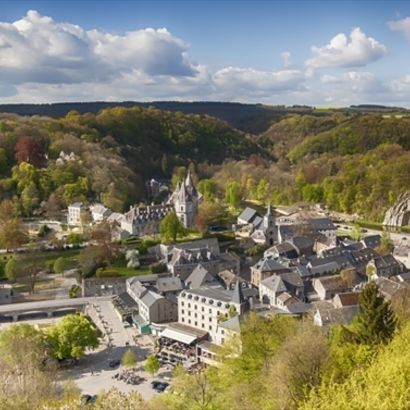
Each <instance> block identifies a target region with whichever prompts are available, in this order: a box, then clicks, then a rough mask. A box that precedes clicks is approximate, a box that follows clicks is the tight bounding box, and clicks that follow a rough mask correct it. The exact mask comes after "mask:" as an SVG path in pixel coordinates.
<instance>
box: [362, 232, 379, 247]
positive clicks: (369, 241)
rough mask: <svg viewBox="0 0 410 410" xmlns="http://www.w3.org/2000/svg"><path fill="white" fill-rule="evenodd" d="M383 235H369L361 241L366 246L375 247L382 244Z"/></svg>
mask: <svg viewBox="0 0 410 410" xmlns="http://www.w3.org/2000/svg"><path fill="white" fill-rule="evenodd" d="M381 239H382V237H381V235H368V236H365V237H364V238H362V240H361V241H360V242H361V243H362V244H363V246H364V247H365V248H372V249H375V248H377V247H378V246H379V245H380V241H381Z"/></svg>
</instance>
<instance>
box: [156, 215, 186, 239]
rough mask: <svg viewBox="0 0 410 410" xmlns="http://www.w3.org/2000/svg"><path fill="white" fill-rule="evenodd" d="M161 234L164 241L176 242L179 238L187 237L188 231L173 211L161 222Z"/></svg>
mask: <svg viewBox="0 0 410 410" xmlns="http://www.w3.org/2000/svg"><path fill="white" fill-rule="evenodd" d="M159 232H160V234H161V238H162V239H163V240H164V241H166V242H169V241H172V242H175V241H176V240H177V237H178V236H183V235H185V232H186V231H185V228H184V226H183V225H182V223H181V221H180V220H179V219H178V217H177V214H176V213H175V212H174V211H171V212H168V213H167V215H166V216H165V218H164V219H163V220H162V221H161V223H160V225H159Z"/></svg>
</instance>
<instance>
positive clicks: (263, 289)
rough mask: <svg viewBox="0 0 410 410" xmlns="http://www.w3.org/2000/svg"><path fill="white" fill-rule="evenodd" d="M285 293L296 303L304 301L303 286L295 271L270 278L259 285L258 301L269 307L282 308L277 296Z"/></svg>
mask: <svg viewBox="0 0 410 410" xmlns="http://www.w3.org/2000/svg"><path fill="white" fill-rule="evenodd" d="M283 293H287V294H289V295H291V296H293V297H294V299H296V300H297V301H298V302H300V301H302V300H303V299H304V284H303V280H302V278H301V276H300V275H299V274H298V273H297V272H296V271H290V272H287V273H282V274H280V275H277V274H275V275H273V276H270V277H268V278H266V279H264V280H263V281H261V282H260V283H259V299H260V300H261V301H263V302H267V303H269V305H270V306H278V307H283V306H281V304H282V305H283V301H281V300H279V299H278V298H279V296H280V295H282V294H283Z"/></svg>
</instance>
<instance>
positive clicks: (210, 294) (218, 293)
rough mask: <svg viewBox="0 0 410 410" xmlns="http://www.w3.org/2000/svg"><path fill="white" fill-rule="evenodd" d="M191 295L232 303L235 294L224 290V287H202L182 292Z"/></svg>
mask: <svg viewBox="0 0 410 410" xmlns="http://www.w3.org/2000/svg"><path fill="white" fill-rule="evenodd" d="M184 293H185V294H187V295H189V294H191V295H194V296H202V297H206V298H209V299H214V300H215V301H221V302H231V301H232V296H233V292H232V291H229V290H226V289H224V288H223V287H222V286H220V287H216V286H215V287H202V288H198V289H189V290H186V291H183V292H182V295H183V294H184Z"/></svg>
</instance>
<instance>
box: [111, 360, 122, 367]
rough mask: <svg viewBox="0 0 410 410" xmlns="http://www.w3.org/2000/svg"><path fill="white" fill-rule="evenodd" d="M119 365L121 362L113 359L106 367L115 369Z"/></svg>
mask: <svg viewBox="0 0 410 410" xmlns="http://www.w3.org/2000/svg"><path fill="white" fill-rule="evenodd" d="M120 363H121V360H119V359H113V360H110V362H109V363H108V366H110V367H117V366H119V365H120Z"/></svg>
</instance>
